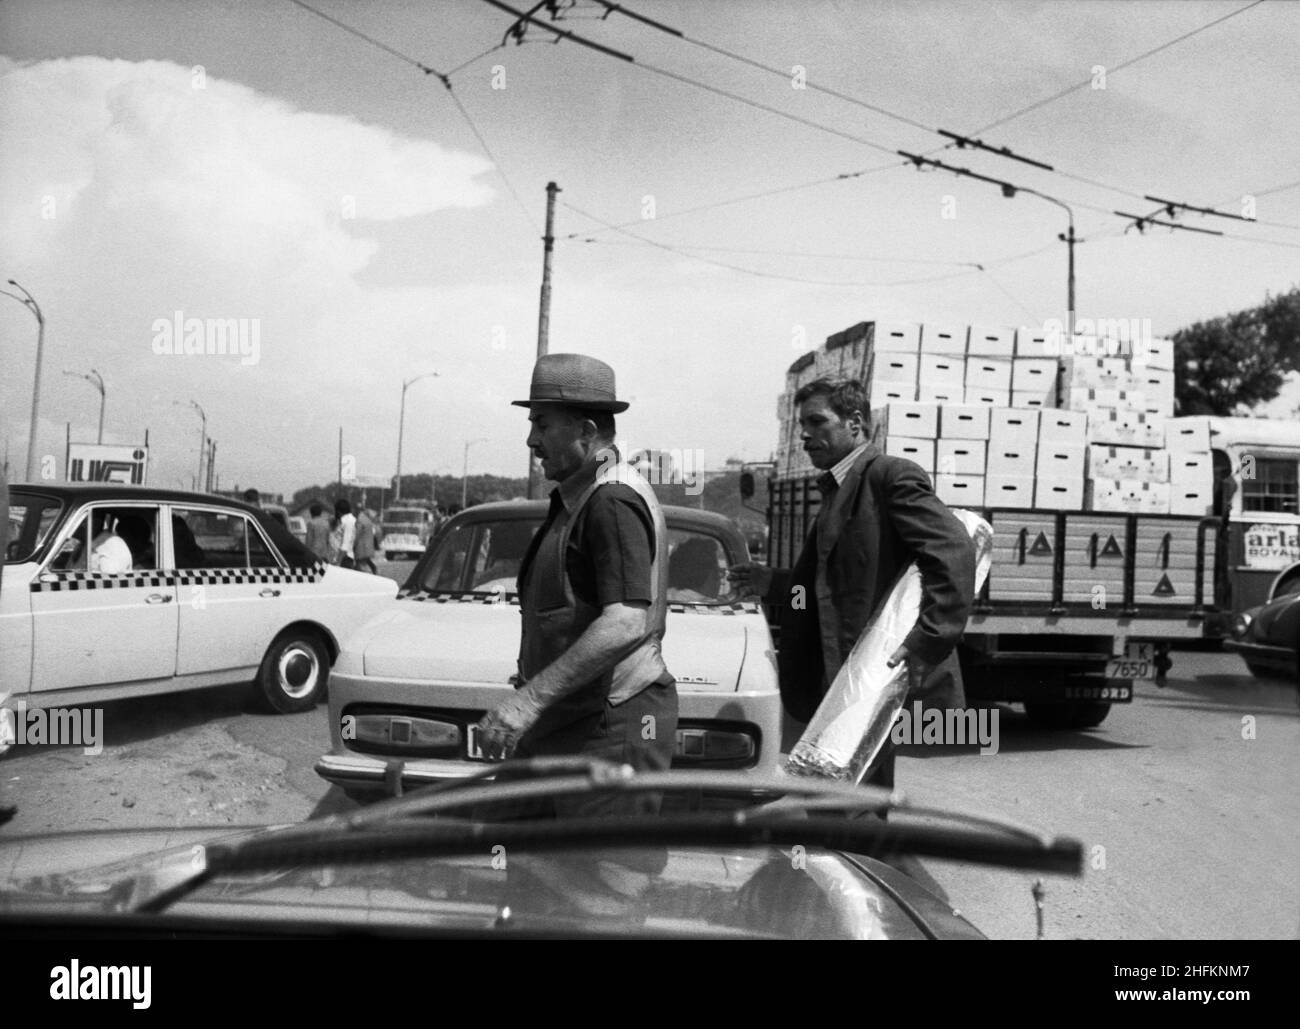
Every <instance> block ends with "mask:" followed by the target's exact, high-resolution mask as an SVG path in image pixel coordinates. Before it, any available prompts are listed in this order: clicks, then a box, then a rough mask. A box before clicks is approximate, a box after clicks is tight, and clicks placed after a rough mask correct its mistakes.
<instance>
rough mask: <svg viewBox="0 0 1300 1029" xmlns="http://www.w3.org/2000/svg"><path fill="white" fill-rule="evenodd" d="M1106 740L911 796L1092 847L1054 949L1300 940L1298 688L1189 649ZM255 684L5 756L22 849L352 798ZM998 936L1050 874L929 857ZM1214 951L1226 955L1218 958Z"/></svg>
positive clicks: (137, 711)
mask: <svg viewBox="0 0 1300 1029" xmlns="http://www.w3.org/2000/svg"><path fill="white" fill-rule="evenodd" d="M1174 658H1175V662H1174V668H1173V672H1172V674H1171V679H1170V683H1169V685H1168V686H1167V687H1166V688H1165V689H1163V690H1158V689H1156V687H1155V686H1151V685H1143V686H1141V687H1140V688H1139V690H1138V693H1137V697H1136V699H1135V701H1134V703H1133V704H1131V705H1126V706H1119V707H1116V708H1115V709H1114V710H1112V712H1111V714H1110V717H1109V718H1108V719H1107V720H1106V721H1105V722H1104V723H1103V724H1102V725H1101V726H1100V727H1099V728H1097V729H1094V730H1089V731H1086V732H1057V731H1052V732H1049V731H1044V730H1039V729H1036V728H1034V727H1032V726H1031V725H1029V724H1028V722H1027V721H1026V720H1025V718H1024V716H1023V715H1022V714H1020V713H1019V712H1018V711H1017V710H1015V709H1012V708H1007V707H1004V708H999V709H998V713H999V723H998V724H999V738H998V744H999V746H998V752H997V753H996V754H995V755H994V754H991V755H988V756H980V755H979V754H978V753H976V752H975V750H974V749H973V748H969V747H968V748H963V749H960V750H945V749H944V748H937V747H931V748H905V749H904V750H903V752H902V756H900V759H899V763H898V770H897V781H898V785H899V788H900V789H901V790H903V791H904V793H905V794H907V795H908V796H909V797H910V798H912V799H914V800H916V801H920V802H926V803H933V804H940V805H953V806H957V807H961V808H969V809H974V810H979V811H988V812H995V813H999V814H1002V815H1005V816H1008V817H1011V818H1013V819H1015V820H1018V821H1022V822H1025V823H1028V824H1031V825H1033V826H1036V827H1039V828H1042V829H1044V830H1047V831H1049V832H1051V833H1054V834H1060V835H1069V836H1074V837H1076V838H1079V839H1081V840H1083V841H1084V842H1085V844H1086V845H1087V847H1088V868H1087V872H1086V874H1085V876H1084V877H1083V878H1082V879H1066V878H1061V877H1056V876H1049V877H1046V878H1045V880H1044V885H1045V887H1046V896H1045V912H1044V929H1045V935H1046V936H1047V937H1048V938H1057V939H1060V938H1074V937H1081V938H1100V939H1151V938H1171V939H1213V938H1222V937H1226V938H1292V939H1294V938H1295V937H1296V935H1297V932H1298V931H1300V875H1298V872H1297V868H1298V867H1300V866H1298V865H1297V861H1296V852H1297V847H1296V844H1297V835H1298V831H1300V797H1298V795H1297V791H1296V783H1297V781H1300V708H1298V707H1297V693H1296V688H1295V685H1294V684H1288V683H1282V682H1262V681H1257V680H1255V679H1252V678H1251V677H1250V676H1249V675H1248V674H1247V673H1246V671H1245V668H1244V666H1243V665H1242V663H1241V661H1240V659H1239V658H1237V657H1235V656H1233V655H1227V654H1197V653H1176V654H1175V655H1174ZM249 697H250V693H249V691H248V690H247V689H246V688H242V687H239V686H232V687H221V688H217V689H210V690H205V691H201V692H196V693H190V694H181V695H176V696H169V697H159V698H149V699H141V700H132V701H123V702H119V703H114V704H109V705H105V708H104V711H105V717H104V722H105V726H104V728H105V737H106V739H105V746H104V749H103V752H102V753H101V754H98V755H91V754H84V753H83V752H82V751H81V750H80V749H79V748H75V747H58V748H55V747H38V746H32V745H19V746H15V747H14V748H13V749H12V750H11V751H10V753H9V754H8V755H7V756H6V757H4V758H3V759H0V805H5V804H8V805H17V808H18V811H17V814H16V816H15V817H14V819H13V821H12V822H10V823H9V824H8V825H6V826H4V827H3V828H2V829H0V832H3V833H4V834H5V835H6V836H13V835H17V834H26V833H37V832H47V831H54V830H62V829H80V828H108V827H123V826H156V825H168V826H183V825H206V824H213V825H235V824H250V823H258V824H261V823H278V822H291V821H297V820H300V819H303V818H307V817H310V816H315V815H321V814H325V813H329V812H333V811H339V810H346V809H349V808H350V807H352V806H353V804H352V802H351V801H349V800H348V799H347V798H346V797H344V796H343V795H342V794H341V793H340V792H339V791H338V790H336V789H333V788H330V787H328V786H327V785H326V784H325V783H324V782H323V781H321V780H320V779H319V778H317V776H316V775H315V773H314V772H313V771H312V765H313V763H314V762H315V760H316V758H317V757H318V756H319V755H320V754H321V753H322V752H323V751H324V750H325V749H326V747H327V746H328V739H329V736H328V731H327V727H326V708H325V707H324V706H321V707H319V708H317V709H316V710H315V711H312V712H308V713H306V714H300V715H271V714H264V713H262V712H261V711H259V710H258V709H257V708H256V707H255V705H254V704H253V703H252V702H251V700H250V699H249ZM925 867H926V870H927V871H928V872H929V873H930V874H931V875H932V876H933V878H934V881H935V883H936V884H937V885H938V886H939V887H940V888H941V889H943V890H944V891H946V892H947V894H948V895H949V896H950V898H951V899H952V901H953V903H954V904H955V905H956V906H957V907H958V908H959V909H960V910H961V911H962V912H963V914H965V915H966V916H967V917H968V918H970V919H971V921H973V922H974V923H975V924H976V925H977V926H979V927H980V928H981V929H982V930H983V931H984V932H985V933H987V934H988V935H989V936H991V937H993V938H1000V939H1015V938H1032V937H1033V936H1034V934H1035V912H1034V901H1033V897H1032V895H1031V892H1030V891H1031V887H1032V884H1033V881H1034V878H1035V876H1033V875H1028V874H1022V873H1016V872H1006V871H999V870H990V869H982V868H975V867H971V866H960V865H955V864H951V863H941V862H926V863H925ZM1207 957H1210V955H1209V954H1208V953H1207Z"/></svg>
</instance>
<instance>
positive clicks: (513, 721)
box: [478, 690, 542, 761]
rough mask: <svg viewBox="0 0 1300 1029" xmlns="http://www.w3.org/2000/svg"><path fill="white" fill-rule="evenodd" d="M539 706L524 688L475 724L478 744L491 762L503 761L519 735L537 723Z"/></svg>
mask: <svg viewBox="0 0 1300 1029" xmlns="http://www.w3.org/2000/svg"><path fill="white" fill-rule="evenodd" d="M541 716H542V709H541V708H540V707H539V706H538V705H537V704H536V703H535V702H534V701H533V699H532V697H531V696H530V695H529V694H528V693H527V691H526V690H518V691H516V692H515V693H514V695H513V696H510V697H507V698H506V700H505V701H504V702H503V703H502V704H501V705H500V706H499V707H497V708H496V710H494V711H489V712H488V713H487V714H485V715H484V716H483V717H482V719H480V721H479V723H478V731H479V745H480V746H481V747H482V748H483V754H484V756H485V757H487V758H488V760H490V761H504V760H506V759H507V758H509V757H510V756H511V755H512V754H513V753H514V750H515V747H516V746H518V744H519V737H521V736H522V735H523V734H524V733H526V732H527V731H528V730H529V729H531V728H532V727H533V726H534V725H536V724H537V719H539V718H540V717H541Z"/></svg>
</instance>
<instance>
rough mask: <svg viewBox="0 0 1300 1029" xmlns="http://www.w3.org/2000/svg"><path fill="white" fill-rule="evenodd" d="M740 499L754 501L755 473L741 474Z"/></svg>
mask: <svg viewBox="0 0 1300 1029" xmlns="http://www.w3.org/2000/svg"><path fill="white" fill-rule="evenodd" d="M740 497H741V499H742V500H752V499H754V473H753V472H741V473H740Z"/></svg>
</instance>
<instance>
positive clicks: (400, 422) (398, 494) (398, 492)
mask: <svg viewBox="0 0 1300 1029" xmlns="http://www.w3.org/2000/svg"><path fill="white" fill-rule="evenodd" d="M437 375H438V373H437V372H425V373H424V374H423V375H416V376H415V377H413V378H410V379H407V380H406V381H405V382H403V383H402V406H401V410H400V412H399V414H398V416H397V485H396V486H395V488H394V489H393V503H397V501H399V500H401V499H402V433H403V432H404V431H405V429H406V391H407V390H408V389H410V388H411V387H412V386H413V385H414V384H415V383H417V382H419V381H420V380H421V379H431V378H435V377H437Z"/></svg>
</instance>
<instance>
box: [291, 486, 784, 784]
mask: <svg viewBox="0 0 1300 1029" xmlns="http://www.w3.org/2000/svg"><path fill="white" fill-rule="evenodd" d="M546 509H547V505H546V504H545V502H542V501H508V502H503V503H493V504H481V505H479V506H477V507H471V508H469V509H467V510H466V511H463V512H462V513H461V514H459V515H457V516H456V517H455V518H454V519H452V520H451V521H450V522H448V523H447V524H446V525H445V526H443V528H442V530H441V531H440V532H439V534H438V536H437V538H436V540H435V541H434V543H433V545H432V546H431V547H430V548H429V551H428V552H427V553H426V554H425V555H424V557H423V558H421V560H420V562H419V563H418V564H417V565H416V566H415V568H414V569H413V570H412V572H411V576H410V578H409V579H408V580H407V582H406V584H405V586H404V587H403V589H402V592H401V595H400V597H399V598H398V601H397V602H396V603H394V604H392V605H390V607H389V608H388V609H387V610H385V611H384V612H383V613H382V614H380V615H378V616H377V617H376V618H375V619H374V620H372V621H371V622H370V624H369V625H367V626H365V627H364V628H362V629H360V630H359V631H358V632H357V633H356V635H355V636H353V638H352V639H351V640H350V641H349V643H348V644H347V645H346V646H345V647H344V648H343V653H342V654H341V655H340V656H339V659H338V661H337V662H336V664H335V666H334V677H333V679H332V680H331V685H330V698H329V709H330V732H331V734H332V736H333V742H334V746H333V749H332V750H331V752H330V753H328V754H326V755H324V756H323V757H321V759H320V760H319V761H318V762H317V763H316V771H317V773H318V774H320V775H321V776H322V777H324V778H325V779H327V780H329V781H330V782H332V783H335V784H337V785H339V786H341V787H342V788H343V789H344V790H345V791H346V792H348V793H350V794H356V795H364V794H367V793H373V792H376V791H380V790H388V791H391V792H398V791H399V790H400V789H401V788H402V787H411V786H416V785H420V784H422V783H428V782H437V781H439V780H445V779H456V778H461V777H464V776H469V775H477V774H480V773H481V772H482V771H483V768H484V766H483V764H482V761H483V754H482V752H481V751H480V749H479V747H478V741H477V739H476V738H475V723H477V722H478V720H479V719H480V718H481V717H482V716H483V713H484V712H485V711H486V710H488V709H489V708H492V707H495V706H496V705H497V704H499V703H500V702H501V700H502V699H503V698H504V697H505V696H507V695H509V693H510V690H511V684H510V680H511V677H512V676H513V675H514V673H515V671H516V658H517V657H518V654H519V627H520V623H519V604H518V597H517V596H516V595H515V577H516V576H517V575H518V573H519V565H520V562H521V560H522V558H523V556H524V553H525V551H526V550H527V549H528V543H529V541H530V540H531V539H532V536H533V533H534V532H535V531H536V530H537V528H538V527H539V526H540V525H541V524H542V520H543V519H544V518H545V516H546ZM664 516H665V520H666V521H667V523H668V536H669V539H668V544H669V557H668V625H667V630H666V632H665V634H664V643H663V652H664V661H665V662H666V663H667V665H668V670H669V671H670V672H672V674H673V675H674V677H675V678H676V679H677V693H678V706H679V720H678V728H677V754H676V757H675V758H674V761H673V764H674V767H683V768H718V769H732V770H736V771H752V772H757V773H761V772H771V771H772V770H773V769H774V768H775V767H776V764H777V760H778V757H779V750H780V745H781V698H780V693H779V691H778V688H777V676H776V660H775V648H774V647H773V645H772V636H771V633H770V631H769V630H768V626H767V621H766V620H765V619H764V617H763V612H762V609H761V607H760V606H759V604H758V602H757V601H742V600H739V599H738V598H736V597H734V596H732V595H731V593H730V592H729V586H728V583H727V580H726V576H725V574H724V572H725V569H726V567H727V566H728V565H730V564H735V563H737V562H740V561H745V560H747V551H746V549H745V541H744V538H743V537H742V536H741V534H740V532H739V531H738V530H737V529H736V527H735V525H734V524H733V523H732V522H731V521H730V519H728V518H725V517H723V516H722V515H719V514H713V513H711V512H707V511H696V510H692V509H689V508H681V507H666V508H664Z"/></svg>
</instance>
